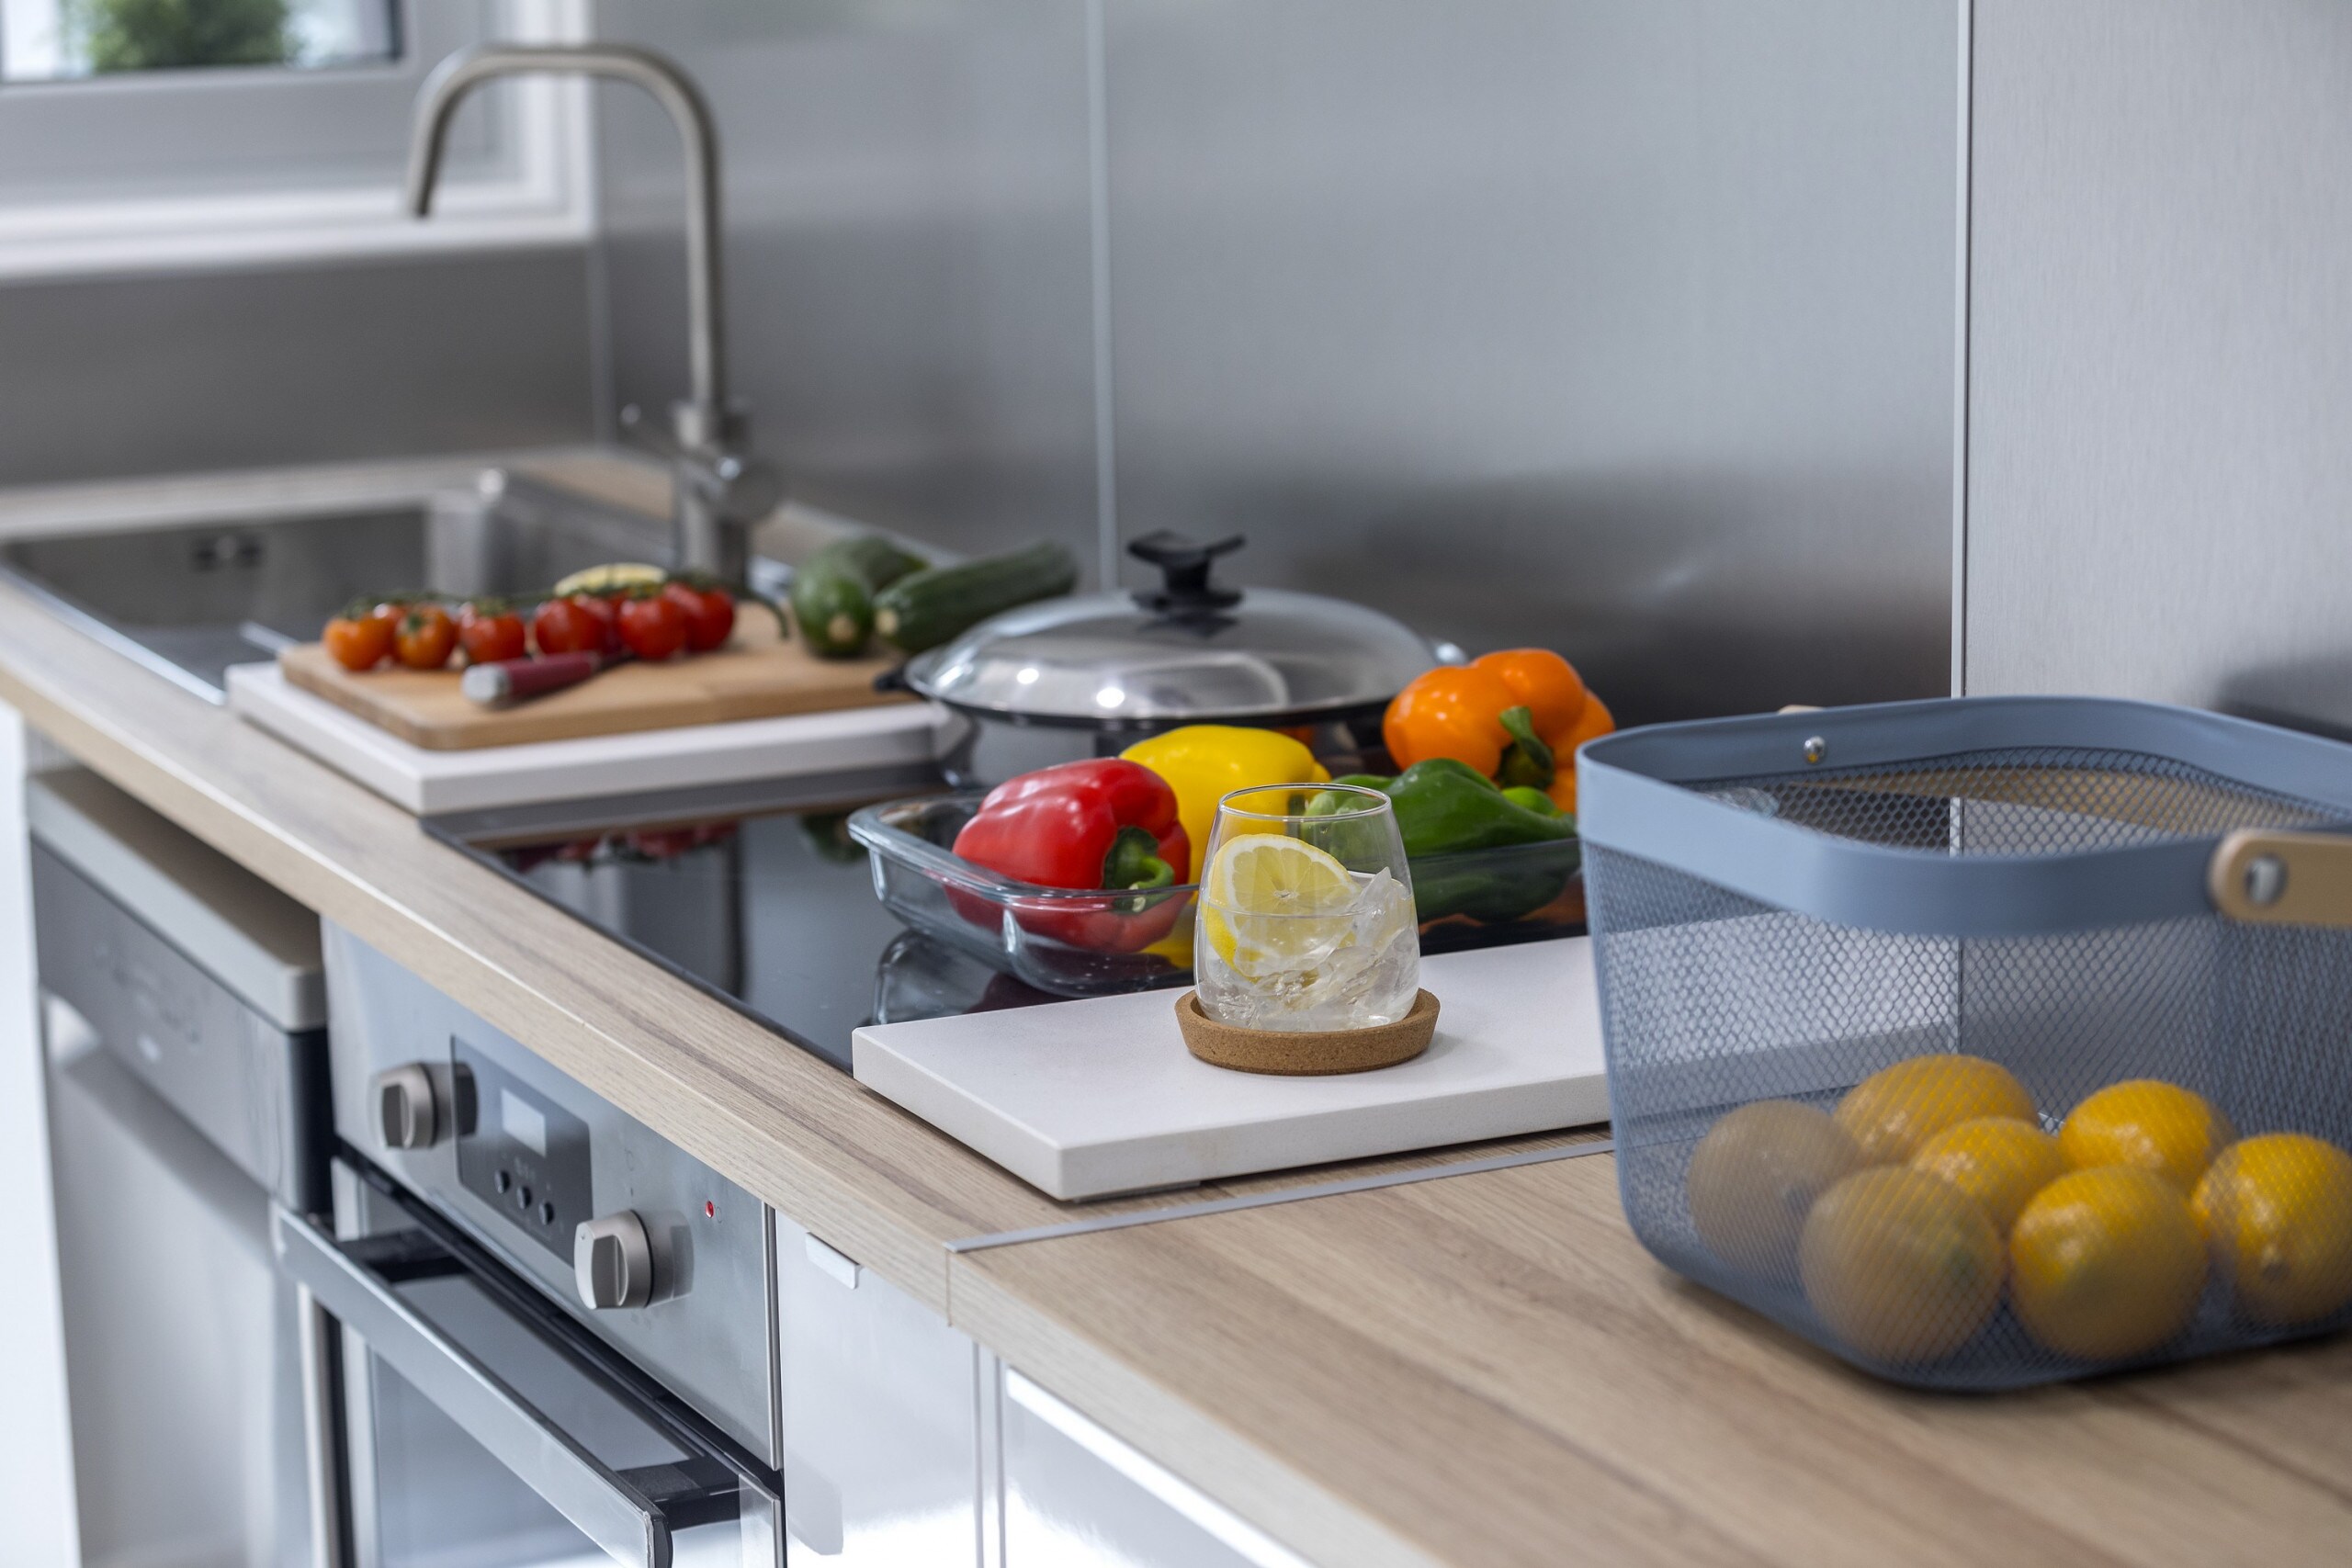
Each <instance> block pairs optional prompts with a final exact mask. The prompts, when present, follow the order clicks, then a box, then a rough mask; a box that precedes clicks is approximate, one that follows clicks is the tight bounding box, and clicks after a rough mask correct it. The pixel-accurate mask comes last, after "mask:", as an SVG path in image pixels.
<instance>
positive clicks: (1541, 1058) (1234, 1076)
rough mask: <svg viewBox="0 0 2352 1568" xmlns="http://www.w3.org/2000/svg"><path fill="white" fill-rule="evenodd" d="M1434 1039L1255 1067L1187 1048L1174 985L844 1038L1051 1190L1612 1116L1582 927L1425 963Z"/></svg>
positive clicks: (1121, 1184)
mask: <svg viewBox="0 0 2352 1568" xmlns="http://www.w3.org/2000/svg"><path fill="white" fill-rule="evenodd" d="M1421 985H1422V987H1424V988H1425V989H1427V990H1429V991H1430V992H1431V993H1433V994H1434V995H1435V996H1436V997H1437V998H1438V1004H1439V1007H1440V1009H1441V1011H1440V1013H1439V1015H1438V1030H1437V1039H1436V1040H1435V1041H1434V1042H1433V1043H1431V1044H1430V1048H1429V1050H1428V1051H1426V1052H1425V1053H1423V1054H1422V1055H1419V1056H1418V1057H1416V1058H1414V1059H1413V1060H1412V1061H1409V1062H1405V1063H1402V1064H1400V1065H1398V1066H1394V1067H1383V1068H1381V1069H1379V1070H1378V1071H1375V1072H1369V1073H1353V1074H1349V1075H1346V1076H1343V1077H1300V1078H1291V1077H1265V1076H1263V1075H1261V1074H1256V1073H1237V1072H1230V1071H1227V1069H1225V1068H1222V1067H1212V1066H1209V1065H1208V1064H1207V1063H1205V1062H1202V1061H1198V1060H1195V1059H1194V1058H1193V1056H1192V1055H1190V1054H1189V1053H1188V1052H1186V1051H1185V1049H1184V1042H1183V1037H1182V1035H1180V1034H1179V1033H1178V1032H1177V1029H1176V1011H1175V1008H1176V998H1179V997H1181V996H1182V995H1183V994H1184V993H1183V992H1182V991H1181V990H1164V991H1145V992H1139V993H1137V994H1135V995H1132V996H1124V997H1099V998H1091V999H1089V1000H1086V1001H1075V1002H1056V1003H1049V1004H1046V1005H1044V1006H1039V1007H1029V1008H1014V1009H1009V1010H1004V1011H1001V1012H982V1013H967V1014H965V1015H963V1016H961V1017H956V1018H940V1019H927V1020H923V1021H919V1022H913V1023H891V1024H876V1025H868V1026H867V1027H866V1028H864V1029H861V1030H859V1031H857V1032H856V1034H855V1035H854V1037H853V1042H852V1060H853V1070H854V1072H855V1073H856V1075H857V1079H858V1081H859V1082H860V1083H862V1084H865V1086H866V1087H867V1088H868V1089H873V1090H874V1091H875V1092H876V1093H877V1094H880V1095H882V1096H884V1097H885V1098H887V1099H889V1100H895V1101H897V1102H898V1103H899V1104H900V1105H902V1106H904V1107H905V1108H906V1109H907V1110H909V1111H912V1112H914V1113H915V1114H916V1115H917V1116H920V1117H922V1119H923V1120H924V1121H926V1122H930V1123H931V1124H932V1125H933V1126H934V1127H937V1128H938V1129H939V1130H940V1131H942V1132H944V1133H945V1134H948V1135H949V1136H951V1137H954V1138H956V1139H958V1140H960V1141H961V1142H963V1143H965V1144H967V1145H970V1146H971V1147H972V1148H974V1149H976V1150H978V1152H979V1153H981V1154H983V1155H986V1156H988V1157H989V1158H990V1159H992V1160H994V1161H996V1163H997V1164H999V1165H1001V1166H1002V1167H1004V1168H1006V1169H1007V1170H1010V1171H1012V1173H1013V1174H1014V1175H1015V1176H1018V1177H1020V1178H1021V1179H1023V1180H1024V1181H1026V1182H1028V1183H1030V1184H1031V1185H1032V1186H1035V1187H1037V1188H1040V1189H1042V1190H1045V1191H1046V1192H1047V1193H1049V1194H1051V1195H1052V1196H1054V1197H1056V1198H1099V1197H1103V1196H1104V1195H1106V1194H1109V1193H1113V1192H1131V1191H1137V1190H1143V1189H1146V1188H1153V1187H1172V1186H1177V1185H1181V1184H1182V1183H1186V1182H1195V1181H1209V1180H1215V1179H1217V1178H1220V1177H1227V1176H1244V1175H1249V1174H1251V1173H1253V1172H1257V1171H1263V1170H1282V1169H1286V1168H1291V1167H1294V1166H1302V1165H1320V1164H1322V1163H1324V1162H1326V1161H1329V1160H1337V1159H1361V1158H1367V1157H1370V1156H1375V1155H1391V1154H1401V1153H1404V1152H1406V1151H1408V1150H1412V1149H1423V1148H1435V1147H1439V1146H1441V1145H1447V1144H1461V1143H1469V1142H1471V1141H1473V1140H1476V1139H1479V1138H1501V1137H1510V1136H1513V1135H1515V1134H1522V1133H1541V1132H1548V1131H1551V1130H1552V1129H1554V1128H1558V1127H1576V1126H1582V1125H1584V1124H1586V1123H1589V1122H1602V1121H1606V1120H1607V1119H1608V1116H1609V1094H1608V1084H1607V1079H1606V1077H1605V1076H1604V1074H1603V1072H1602V1067H1601V1055H1600V1006H1599V1002H1598V997H1597V993H1596V991H1595V989H1594V983H1593V974H1592V947H1591V942H1590V940H1589V938H1586V937H1568V938H1565V939H1562V940H1560V941H1556V942H1526V943H1523V944H1521V945H1520V946H1516V947H1500V948H1490V949H1487V951H1485V952H1481V953H1443V954H1441V955H1439V956H1437V957H1434V958H1425V959H1423V960H1422V961H1421Z"/></svg>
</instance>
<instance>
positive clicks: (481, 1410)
mask: <svg viewBox="0 0 2352 1568" xmlns="http://www.w3.org/2000/svg"><path fill="white" fill-rule="evenodd" d="M271 1221H272V1227H271V1228H272V1232H273V1235H274V1237H275V1241H276V1246H277V1256H278V1260H279V1264H280V1266H281V1267H282V1268H283V1269H285V1271H286V1273H287V1274H288V1276H289V1277H290V1278H291V1279H292V1280H294V1281H295V1282H296V1283H298V1284H300V1285H302V1286H304V1287H306V1288H307V1289H308V1290H309V1291H310V1292H311V1296H312V1298H313V1299H315V1300H316V1301H317V1303H318V1304H319V1305H320V1306H321V1307H322V1308H323V1309H325V1311H326V1312H327V1313H328V1314H331V1315H333V1316H334V1317H335V1318H337V1319H338V1320H340V1321H341V1322H342V1323H343V1325H344V1326H345V1327H346V1328H349V1329H351V1330H352V1331H353V1332H354V1333H356V1334H357V1335H358V1336H359V1337H360V1338H361V1339H363V1340H365V1341H366V1342H367V1345H368V1349H369V1350H370V1351H372V1352H373V1353H374V1354H376V1355H377V1356H379V1357H380V1358H382V1359H383V1360H384V1362H385V1364H386V1365H388V1366H390V1368H391V1369H392V1370H393V1371H396V1372H398V1373H399V1374H400V1375H401V1377H402V1378H404V1379H406V1380H407V1381H408V1382H409V1383H410V1384H411V1385H412V1386H413V1387H414V1388H415V1390H416V1391H417V1393H421V1394H423V1395H424V1397H425V1398H426V1399H427V1400H430V1401H431V1402H432V1403H433V1404H435V1405H436V1406H438V1407H439V1408H440V1410H441V1412H442V1413H443V1414H444V1415H446V1416H448V1417H449V1418H450V1419H451V1420H452V1421H455V1422H456V1423H457V1424H458V1427H460V1428H462V1429H463V1430H464V1432H465V1433H466V1435H467V1436H468V1437H469V1438H473V1440H474V1441H475V1442H477V1443H480V1444H481V1446H482V1447H483V1448H484V1449H486V1450H489V1451H490V1453H491V1454H492V1456H493V1457H494V1458H496V1459H497V1460H498V1461H499V1462H500V1463H501V1464H503V1465H504V1466H505V1467H506V1468H507V1469H509V1470H511V1471H513V1472H515V1477H516V1479H518V1480H520V1481H521V1482H522V1483H524V1484H525V1485H526V1486H528V1487H529V1488H530V1489H531V1490H532V1491H534V1492H536V1493H537V1494H538V1495H540V1496H541V1497H543V1498H545V1499H546V1500H547V1502H548V1506H551V1507H553V1508H554V1509H555V1510H556V1512H558V1513H560V1514H561V1515H562V1516H563V1517H565V1518H566V1519H568V1520H570V1521H571V1524H572V1526H573V1527H574V1528H575V1529H578V1530H579V1531H580V1533H581V1534H582V1535H584V1536H586V1537H587V1538H588V1539H589V1540H593V1541H594V1542H595V1543H596V1544H597V1545H598V1546H600V1547H602V1548H603V1549H604V1550H605V1551H607V1552H609V1553H610V1554H611V1555H612V1556H613V1558H614V1559H615V1560H616V1561H617V1562H625V1563H633V1564H641V1565H642V1568H670V1533H671V1529H672V1526H673V1520H672V1519H671V1518H670V1517H669V1516H668V1514H667V1513H666V1512H665V1511H664V1509H663V1507H662V1500H661V1497H660V1496H659V1495H657V1494H656V1493H650V1492H649V1491H648V1490H647V1485H649V1484H650V1485H653V1486H656V1487H659V1486H661V1485H662V1483H664V1482H665V1481H667V1482H675V1483H690V1482H694V1481H697V1480H707V1478H694V1477H688V1476H684V1475H682V1474H679V1473H677V1472H675V1471H674V1469H673V1467H663V1468H662V1470H660V1471H658V1472H628V1473H627V1474H624V1473H622V1472H618V1471H616V1470H614V1469H613V1468H612V1467H610V1466H609V1465H607V1464H605V1462H604V1461H601V1460H599V1459H598V1458H596V1456H595V1455H594V1454H592V1453H590V1452H589V1451H588V1450H586V1449H585V1448H583V1447H582V1445H581V1444H580V1442H579V1440H578V1439H577V1438H573V1437H572V1436H571V1434H570V1433H569V1432H566V1431H565V1430H564V1429H563V1428H562V1427H560V1426H558V1425H557V1424H556V1423H555V1422H554V1421H552V1420H550V1419H548V1416H546V1415H544V1414H542V1413H541V1412H540V1411H539V1410H538V1409H537V1408H536V1407H535V1406H534V1405H532V1404H530V1403H529V1402H528V1401H526V1399H524V1398H523V1397H522V1395H520V1394H518V1393H515V1390H514V1389H512V1388H510V1387H508V1386H507V1384H506V1383H505V1382H503V1380H502V1379H501V1378H500V1377H499V1376H498V1374H497V1373H496V1372H494V1371H491V1369H490V1368H488V1367H486V1366H484V1365H483V1364H482V1363H481V1360H480V1359H477V1358H476V1357H475V1356H474V1355H473V1354H472V1353H471V1352H470V1351H469V1350H467V1349H466V1348H465V1347H463V1346H462V1345H459V1344H458V1342H457V1341H455V1340H454V1339H451V1338H450V1337H448V1336H447V1335H446V1334H444V1333H443V1332H442V1331H441V1330H440V1329H438V1328H436V1327H435V1326H434V1325H433V1324H432V1323H431V1322H430V1321H429V1320H428V1319H426V1318H425V1317H424V1315H423V1314H420V1313H418V1312H417V1310H416V1309H415V1308H414V1307H413V1306H411V1305H410V1304H409V1303H407V1302H406V1301H404V1300H403V1299H401V1294H400V1292H397V1291H395V1290H393V1289H392V1287H391V1285H390V1283H389V1282H388V1281H387V1280H385V1279H384V1277H383V1276H382V1275H381V1274H379V1272H377V1271H376V1270H375V1269H371V1268H370V1267H368V1264H366V1263H365V1262H363V1261H361V1260H360V1259H359V1258H355V1257H353V1256H352V1254H351V1253H350V1252H349V1251H347V1250H345V1247H343V1246H342V1245H340V1244H339V1243H337V1242H336V1241H335V1239H334V1237H333V1236H331V1235H328V1234H327V1233H326V1232H325V1231H323V1230H322V1229H321V1228H320V1227H319V1226H318V1225H317V1224H315V1223H314V1222H312V1221H310V1220H307V1219H304V1218H303V1217H302V1216H300V1215H299V1214H295V1213H289V1212H288V1210H286V1209H284V1208H279V1207H277V1206H275V1205H273V1211H272V1214H271ZM692 1495H693V1496H694V1499H695V1506H697V1507H700V1508H704V1509H707V1507H708V1505H709V1502H710V1498H709V1495H708V1493H707V1486H703V1487H696V1488H695V1489H694V1490H693V1492H692ZM686 1522H692V1521H691V1520H689V1521H686Z"/></svg>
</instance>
